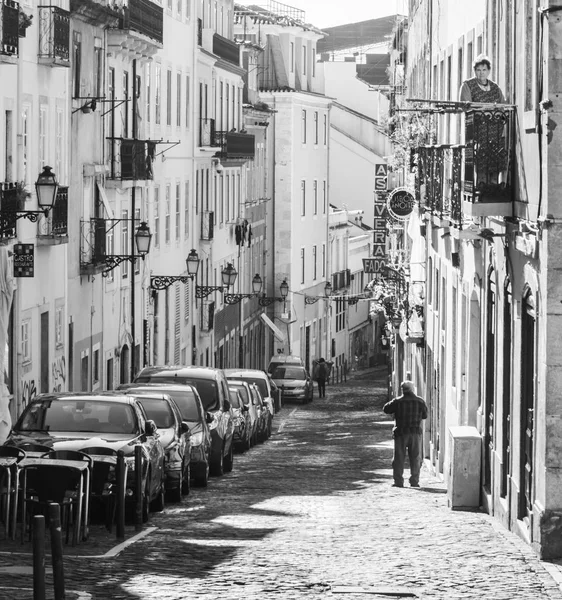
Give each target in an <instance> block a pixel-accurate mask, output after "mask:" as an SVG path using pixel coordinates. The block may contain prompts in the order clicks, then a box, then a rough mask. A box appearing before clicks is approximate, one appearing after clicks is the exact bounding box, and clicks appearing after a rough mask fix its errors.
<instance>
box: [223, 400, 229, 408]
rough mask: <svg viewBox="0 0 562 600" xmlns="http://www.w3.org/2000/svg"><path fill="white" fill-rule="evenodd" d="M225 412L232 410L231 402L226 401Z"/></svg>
mask: <svg viewBox="0 0 562 600" xmlns="http://www.w3.org/2000/svg"><path fill="white" fill-rule="evenodd" d="M224 410H230V402H229V401H228V400H225V401H224Z"/></svg>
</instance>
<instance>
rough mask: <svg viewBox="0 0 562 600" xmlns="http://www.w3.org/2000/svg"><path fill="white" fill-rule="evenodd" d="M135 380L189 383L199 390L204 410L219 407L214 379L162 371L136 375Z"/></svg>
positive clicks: (140, 381)
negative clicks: (196, 377)
mask: <svg viewBox="0 0 562 600" xmlns="http://www.w3.org/2000/svg"><path fill="white" fill-rule="evenodd" d="M136 381H137V382H138V383H175V384H178V383H189V384H190V385H192V386H193V387H195V388H196V389H197V391H198V392H199V396H200V397H201V402H202V403H203V407H204V408H205V410H207V411H209V410H218V409H219V408H220V400H219V390H218V387H217V382H216V381H215V380H214V379H194V378H191V377H182V376H176V375H174V374H170V373H166V372H164V373H154V374H153V375H143V376H141V377H138V378H137V379H136Z"/></svg>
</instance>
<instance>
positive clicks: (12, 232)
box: [0, 181, 22, 240]
mask: <svg viewBox="0 0 562 600" xmlns="http://www.w3.org/2000/svg"><path fill="white" fill-rule="evenodd" d="M21 208H22V207H21V203H20V200H19V199H18V191H17V187H16V184H15V183H14V182H11V181H2V182H0V214H1V215H2V218H1V219H0V240H9V239H12V238H15V237H16V236H17V229H16V212H17V211H18V210H21Z"/></svg>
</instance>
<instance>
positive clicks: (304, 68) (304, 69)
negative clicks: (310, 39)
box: [302, 46, 306, 75]
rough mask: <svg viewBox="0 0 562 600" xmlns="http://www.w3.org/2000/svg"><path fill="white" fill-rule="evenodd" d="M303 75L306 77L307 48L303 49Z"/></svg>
mask: <svg viewBox="0 0 562 600" xmlns="http://www.w3.org/2000/svg"><path fill="white" fill-rule="evenodd" d="M302 74H303V75H306V46H303V47H302Z"/></svg>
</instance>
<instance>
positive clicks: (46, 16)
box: [37, 6, 70, 67]
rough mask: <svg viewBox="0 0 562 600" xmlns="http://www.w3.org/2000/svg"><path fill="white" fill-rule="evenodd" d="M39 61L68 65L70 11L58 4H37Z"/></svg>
mask: <svg viewBox="0 0 562 600" xmlns="http://www.w3.org/2000/svg"><path fill="white" fill-rule="evenodd" d="M38 11H39V53H38V55H37V56H38V58H39V61H40V62H41V63H49V64H57V65H61V66H65V67H69V66H70V13H69V12H68V11H66V10H63V9H62V8H59V7H58V6H39V7H38Z"/></svg>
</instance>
